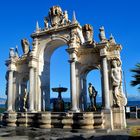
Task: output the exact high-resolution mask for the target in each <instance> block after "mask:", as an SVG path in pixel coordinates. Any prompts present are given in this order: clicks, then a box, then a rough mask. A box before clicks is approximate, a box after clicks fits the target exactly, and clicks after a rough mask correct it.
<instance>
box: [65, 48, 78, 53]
mask: <svg viewBox="0 0 140 140" xmlns="http://www.w3.org/2000/svg"><path fill="white" fill-rule="evenodd" d="M66 51H67V52H68V53H69V54H73V53H75V54H77V52H78V51H77V49H76V48H68V49H66Z"/></svg>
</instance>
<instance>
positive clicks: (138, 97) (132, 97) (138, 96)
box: [128, 93, 140, 101]
mask: <svg viewBox="0 0 140 140" xmlns="http://www.w3.org/2000/svg"><path fill="white" fill-rule="evenodd" d="M139 100H140V93H136V94H134V93H133V94H128V101H139Z"/></svg>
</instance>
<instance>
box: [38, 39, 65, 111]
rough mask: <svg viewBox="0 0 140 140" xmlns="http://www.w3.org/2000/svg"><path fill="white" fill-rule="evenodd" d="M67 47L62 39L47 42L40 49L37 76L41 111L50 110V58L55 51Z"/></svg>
mask: <svg viewBox="0 0 140 140" xmlns="http://www.w3.org/2000/svg"><path fill="white" fill-rule="evenodd" d="M64 45H65V46H68V45H67V40H65V39H62V38H55V39H54V40H51V41H50V40H49V41H48V42H47V43H46V44H45V46H44V47H42V49H41V51H40V53H41V55H39V56H40V58H39V60H40V61H39V74H40V77H39V78H40V82H39V84H40V91H41V92H40V93H41V95H40V103H41V110H44V111H45V110H50V61H51V56H52V55H53V53H54V52H55V50H56V49H58V48H60V47H63V46H64Z"/></svg>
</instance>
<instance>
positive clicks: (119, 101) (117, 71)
mask: <svg viewBox="0 0 140 140" xmlns="http://www.w3.org/2000/svg"><path fill="white" fill-rule="evenodd" d="M120 66H121V62H120V61H119V60H112V69H111V78H112V85H113V96H114V100H113V104H114V105H115V106H119V107H120V106H125V105H126V102H127V101H126V98H125V96H124V94H123V91H122V70H121V67H120Z"/></svg>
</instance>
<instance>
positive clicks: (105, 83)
mask: <svg viewBox="0 0 140 140" xmlns="http://www.w3.org/2000/svg"><path fill="white" fill-rule="evenodd" d="M102 80H103V81H102V83H103V87H102V88H103V94H104V95H103V97H104V105H105V106H104V107H105V109H110V100H109V81H108V66H107V58H106V57H105V56H104V57H102Z"/></svg>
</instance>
